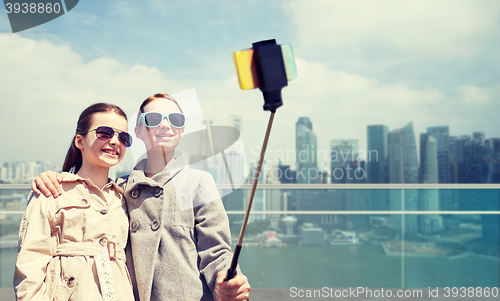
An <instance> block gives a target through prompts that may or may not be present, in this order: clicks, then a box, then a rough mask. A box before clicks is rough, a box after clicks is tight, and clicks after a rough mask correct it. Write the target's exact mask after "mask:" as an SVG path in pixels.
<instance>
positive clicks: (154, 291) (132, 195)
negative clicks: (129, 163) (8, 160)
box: [33, 93, 250, 301]
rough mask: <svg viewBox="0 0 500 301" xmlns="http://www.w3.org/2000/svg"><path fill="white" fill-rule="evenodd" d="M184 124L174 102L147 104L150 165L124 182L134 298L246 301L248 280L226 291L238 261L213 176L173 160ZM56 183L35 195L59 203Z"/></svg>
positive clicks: (143, 113) (239, 279) (143, 118)
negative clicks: (47, 196)
mask: <svg viewBox="0 0 500 301" xmlns="http://www.w3.org/2000/svg"><path fill="white" fill-rule="evenodd" d="M185 121H186V118H185V116H184V114H183V113H182V110H181V108H180V106H179V104H178V103H177V101H175V100H174V99H173V98H172V97H171V96H169V95H167V94H163V93H159V94H155V95H154V96H151V97H148V98H147V99H146V100H145V101H144V102H143V103H142V104H141V107H140V113H139V115H138V120H137V127H136V128H135V133H136V136H137V137H138V138H139V139H141V140H143V142H144V143H145V145H146V149H147V159H145V160H142V161H140V162H139V163H138V164H137V165H136V167H135V168H134V170H133V171H132V173H131V174H130V175H129V176H128V177H125V178H122V179H119V180H118V181H117V183H118V184H119V185H120V186H121V187H122V188H123V190H124V191H125V197H126V200H127V207H128V212H129V218H130V244H129V246H128V251H132V252H127V266H128V267H129V270H130V272H131V274H132V275H131V276H132V279H133V280H136V281H133V284H134V293H135V296H136V298H138V299H140V300H141V301H149V300H193V301H194V300H214V298H216V299H218V300H247V299H248V295H249V290H250V285H249V283H248V280H247V278H246V277H245V276H244V275H242V274H241V273H239V274H238V275H237V276H236V277H235V278H233V279H231V280H229V281H228V282H224V283H223V280H224V278H225V274H226V271H227V269H228V268H229V265H230V263H231V258H232V253H231V244H230V232H229V223H228V219H227V214H226V212H225V210H224V207H223V205H222V201H221V200H220V197H219V195H218V191H217V189H216V186H215V182H214V180H213V178H212V176H211V175H210V174H208V173H206V172H203V171H200V170H195V169H189V168H187V167H184V165H185V164H184V163H183V162H182V161H181V159H180V158H177V157H175V156H174V152H175V148H176V147H177V145H178V144H179V142H180V141H181V139H182V135H183V133H184V125H185ZM57 177H60V176H57V175H56V174H55V173H51V172H46V173H44V174H42V175H40V176H39V177H38V178H37V179H36V180H35V181H34V182H33V186H34V187H33V190H34V191H35V192H36V191H39V190H38V189H37V187H35V186H38V188H40V190H41V191H42V192H44V193H45V194H50V193H53V194H54V195H55V196H57V195H58V194H59V192H58V188H57V187H58V185H59V184H58V179H57ZM44 183H47V184H46V185H45V184H44ZM186 208H187V209H186Z"/></svg>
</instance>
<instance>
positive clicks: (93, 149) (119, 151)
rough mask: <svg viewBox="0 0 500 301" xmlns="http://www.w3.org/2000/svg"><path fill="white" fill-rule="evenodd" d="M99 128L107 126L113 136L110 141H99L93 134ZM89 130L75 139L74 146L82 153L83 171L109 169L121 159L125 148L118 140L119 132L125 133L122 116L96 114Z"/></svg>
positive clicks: (125, 126)
mask: <svg viewBox="0 0 500 301" xmlns="http://www.w3.org/2000/svg"><path fill="white" fill-rule="evenodd" d="M99 126H109V127H111V128H113V129H114V130H115V134H114V135H113V137H112V138H111V139H106V140H100V139H98V138H97V135H96V132H95V129H96V128H98V127H99ZM89 130H90V131H91V132H89V133H87V134H85V135H76V137H75V145H76V147H78V148H79V149H80V150H81V151H82V159H83V163H82V168H83V169H88V168H89V167H91V168H92V169H94V170H95V169H99V168H109V167H111V166H113V165H116V164H117V163H118V162H120V161H121V160H122V159H123V157H124V156H125V149H126V147H125V146H124V145H123V144H122V143H121V142H120V140H119V139H118V133H119V132H126V131H127V120H126V119H125V118H123V116H120V115H118V114H116V113H115V112H105V113H96V114H94V115H93V116H92V120H91V123H90V126H89ZM92 130H94V131H92Z"/></svg>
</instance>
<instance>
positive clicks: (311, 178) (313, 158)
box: [295, 117, 320, 183]
mask: <svg viewBox="0 0 500 301" xmlns="http://www.w3.org/2000/svg"><path fill="white" fill-rule="evenodd" d="M317 149H318V143H317V140H316V134H314V132H313V127H312V123H311V120H310V119H309V117H300V118H299V120H298V121H297V124H296V125H295V150H296V155H295V160H296V161H295V162H296V167H297V174H296V175H297V183H316V181H317V180H318V178H319V176H320V175H319V171H318V155H317Z"/></svg>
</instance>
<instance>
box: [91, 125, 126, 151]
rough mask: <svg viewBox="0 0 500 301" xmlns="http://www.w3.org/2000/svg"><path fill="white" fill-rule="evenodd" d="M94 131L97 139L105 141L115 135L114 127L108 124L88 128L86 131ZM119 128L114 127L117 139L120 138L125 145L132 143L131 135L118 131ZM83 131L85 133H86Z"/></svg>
mask: <svg viewBox="0 0 500 301" xmlns="http://www.w3.org/2000/svg"><path fill="white" fill-rule="evenodd" d="M93 131H95V134H96V136H97V139H99V140H101V141H106V140H110V139H111V138H113V136H114V135H115V129H113V128H112V127H109V126H100V127H98V128H96V129H93V130H90V131H88V132H87V133H90V132H93ZM118 131H119V130H118V129H116V133H117V134H118V139H119V140H120V142H121V144H123V145H124V146H126V147H129V146H131V145H132V136H130V135H129V133H127V132H118ZM87 133H85V134H87Z"/></svg>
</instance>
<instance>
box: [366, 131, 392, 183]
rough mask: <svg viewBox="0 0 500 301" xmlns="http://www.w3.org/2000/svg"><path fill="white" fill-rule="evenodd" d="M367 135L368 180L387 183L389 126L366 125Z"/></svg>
mask: <svg viewBox="0 0 500 301" xmlns="http://www.w3.org/2000/svg"><path fill="white" fill-rule="evenodd" d="M366 134H367V137H368V152H367V154H366V161H367V162H368V182H369V183H387V182H388V181H389V170H388V163H389V162H388V160H387V158H388V155H389V148H388V139H389V128H388V127H387V126H385V125H368V126H367V127H366Z"/></svg>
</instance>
